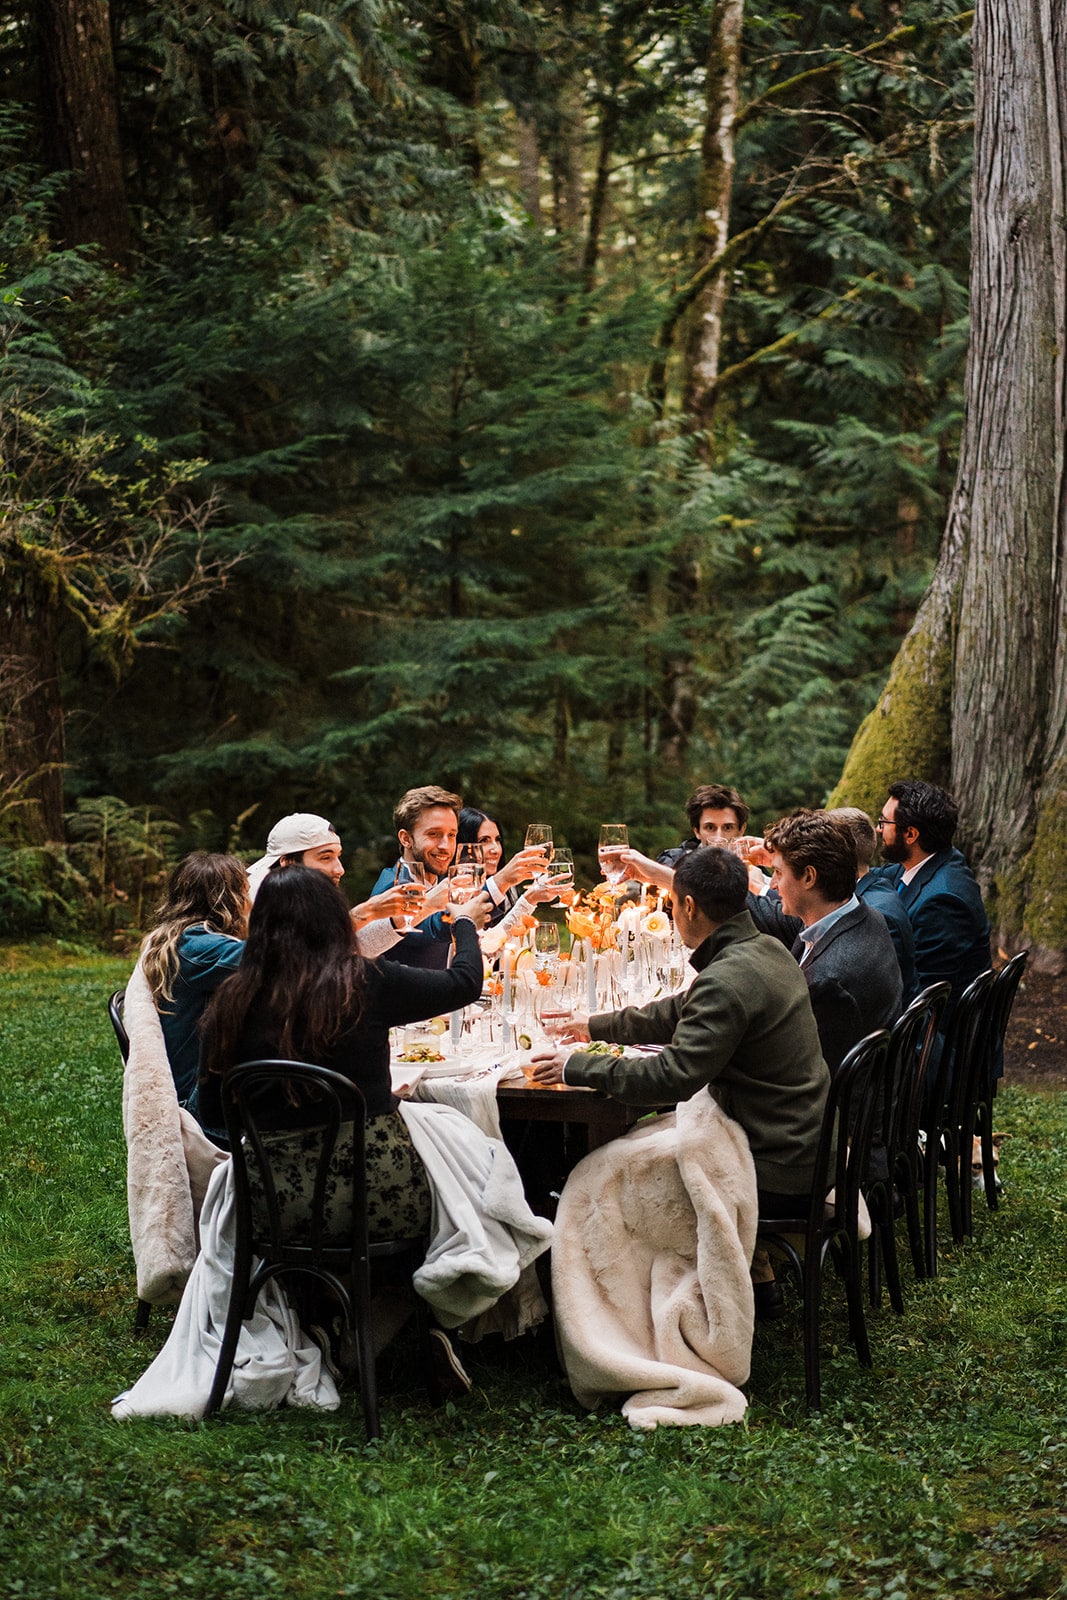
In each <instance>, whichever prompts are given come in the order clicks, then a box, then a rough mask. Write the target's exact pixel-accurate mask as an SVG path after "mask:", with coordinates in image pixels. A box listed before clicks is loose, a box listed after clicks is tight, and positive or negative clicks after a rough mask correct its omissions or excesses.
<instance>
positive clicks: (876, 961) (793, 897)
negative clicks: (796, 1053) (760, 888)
mask: <svg viewBox="0 0 1067 1600" xmlns="http://www.w3.org/2000/svg"><path fill="white" fill-rule="evenodd" d="M766 842H767V848H768V849H769V850H770V852H771V864H772V867H773V878H772V893H771V895H770V896H767V897H766V898H762V899H761V898H760V897H759V896H756V895H750V896H749V901H748V905H749V910H750V912H751V913H752V917H753V920H754V921H755V922H756V924H757V926H758V927H761V928H762V929H763V930H764V932H767V933H776V934H777V935H778V937H779V938H782V937H783V935H784V934H786V933H787V932H790V931H792V930H794V929H795V930H797V932H796V937H795V939H794V941H793V944H792V951H793V954H794V956H795V957H796V958H797V960H798V961H799V962H800V969H801V971H802V972H803V974H804V977H805V980H806V981H807V985H808V993H809V995H810V997H811V1008H812V1010H813V1011H814V1013H815V1022H816V1024H817V1026H818V1030H819V1043H820V1045H821V1046H822V1053H823V1056H824V1057H825V1060H826V1064H827V1066H828V1067H829V1068H830V1071H831V1072H832V1073H833V1072H836V1070H837V1068H838V1067H839V1066H840V1065H841V1062H842V1061H843V1060H844V1058H845V1056H846V1055H847V1054H848V1052H849V1051H850V1050H851V1048H852V1046H853V1045H854V1044H858V1043H859V1041H860V1040H861V1039H862V1038H864V1037H865V1036H866V1035H867V1034H868V1033H873V1032H874V1030H875V1029H876V1028H891V1027H892V1025H893V1023H894V1022H895V1021H896V1019H897V1017H898V1016H899V1015H900V1012H901V1009H902V997H903V985H902V982H901V977H900V965H899V963H898V961H897V955H896V951H895V950H894V948H893V941H892V939H891V938H890V936H889V930H888V928H887V927H886V923H885V918H884V917H883V916H882V915H881V913H880V912H878V911H875V910H873V909H872V908H871V907H870V906H868V905H865V904H864V903H863V902H862V901H861V900H860V899H859V897H858V896H857V894H856V849H855V845H854V844H853V841H852V837H851V834H850V833H848V832H847V831H846V830H845V829H843V828H842V827H840V825H838V824H836V823H834V822H833V821H832V820H831V819H830V818H829V817H828V816H827V814H826V812H825V811H801V812H798V813H796V814H795V815H794V816H791V817H783V818H782V820H781V821H780V822H776V823H775V824H774V826H773V827H772V828H770V829H769V830H768V832H767V839H766ZM790 919H793V920H790Z"/></svg>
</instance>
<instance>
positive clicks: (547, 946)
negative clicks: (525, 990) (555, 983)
mask: <svg viewBox="0 0 1067 1600" xmlns="http://www.w3.org/2000/svg"><path fill="white" fill-rule="evenodd" d="M558 960H559V929H558V928H557V927H556V924H555V923H554V922H539V923H538V924H537V927H536V928H535V929H534V961H535V962H536V963H537V965H538V966H539V967H541V968H542V969H544V968H546V967H552V966H554V965H555V963H556V962H557V961H558Z"/></svg>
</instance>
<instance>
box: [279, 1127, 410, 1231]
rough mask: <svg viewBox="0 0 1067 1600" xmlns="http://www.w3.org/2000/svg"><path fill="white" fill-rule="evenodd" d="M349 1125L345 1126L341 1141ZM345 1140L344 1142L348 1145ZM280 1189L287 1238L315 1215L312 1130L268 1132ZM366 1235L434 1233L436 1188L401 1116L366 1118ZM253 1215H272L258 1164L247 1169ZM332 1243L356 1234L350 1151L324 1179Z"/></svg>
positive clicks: (338, 1157)
mask: <svg viewBox="0 0 1067 1600" xmlns="http://www.w3.org/2000/svg"><path fill="white" fill-rule="evenodd" d="M350 1127H351V1123H347V1124H342V1136H343V1135H344V1134H346V1133H347V1131H348V1129H349V1128H350ZM342 1142H343V1141H342ZM263 1143H264V1145H265V1147H266V1148H267V1150H268V1152H269V1154H270V1160H271V1168H272V1171H273V1173H274V1182H275V1188H276V1190H277V1194H278V1203H279V1206H280V1208H281V1214H282V1227H283V1231H284V1232H286V1233H289V1232H297V1231H299V1229H300V1228H301V1226H302V1225H304V1224H306V1223H307V1222H308V1221H309V1220H310V1217H311V1202H312V1199H313V1193H314V1186H315V1171H316V1151H317V1150H318V1148H319V1135H318V1133H317V1131H316V1130H315V1129H314V1128H307V1129H300V1130H297V1131H294V1132H293V1133H272V1134H267V1135H266V1137H265V1138H264V1140H263ZM366 1169H367V1232H368V1235H369V1237H370V1239H371V1241H372V1242H373V1241H375V1240H379V1239H418V1238H423V1237H426V1236H427V1235H428V1234H429V1231H430V1185H429V1182H428V1180H427V1177H426V1169H425V1167H424V1166H423V1164H422V1162H421V1161H420V1160H419V1157H418V1156H417V1155H416V1153H415V1148H414V1146H413V1145H412V1143H411V1135H410V1134H409V1133H408V1130H407V1126H406V1124H405V1122H404V1120H403V1118H402V1117H401V1116H400V1114H399V1113H398V1112H395V1111H389V1112H386V1113H385V1115H384V1116H380V1117H368V1118H367V1133H366ZM248 1177H249V1187H250V1189H251V1192H252V1215H253V1219H254V1221H255V1223H256V1225H257V1226H258V1225H259V1222H260V1219H261V1218H263V1219H265V1217H266V1206H265V1203H264V1200H263V1187H262V1182H261V1180H260V1178H259V1174H258V1171H257V1169H256V1166H255V1163H254V1162H253V1161H251V1160H250V1161H249V1163H248ZM326 1222H327V1240H326V1242H328V1243H332V1244H340V1243H347V1241H348V1239H349V1238H350V1237H351V1233H352V1170H351V1164H350V1162H349V1161H348V1158H347V1152H342V1151H335V1153H334V1156H333V1159H332V1161H331V1162H330V1171H329V1176H328V1178H327V1180H326Z"/></svg>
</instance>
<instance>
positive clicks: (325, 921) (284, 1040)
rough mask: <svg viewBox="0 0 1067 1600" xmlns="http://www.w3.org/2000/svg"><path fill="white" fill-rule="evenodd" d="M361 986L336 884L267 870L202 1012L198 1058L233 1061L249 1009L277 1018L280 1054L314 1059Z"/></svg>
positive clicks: (340, 1029) (357, 1008)
mask: <svg viewBox="0 0 1067 1600" xmlns="http://www.w3.org/2000/svg"><path fill="white" fill-rule="evenodd" d="M366 988H367V978H366V969H365V965H364V962H363V958H362V957H361V956H360V954H359V951H358V949H357V948H356V939H355V933H354V931H353V928H352V919H351V916H350V914H349V910H348V905H347V903H346V901H345V898H344V895H343V894H342V893H341V891H340V890H339V889H338V888H337V886H336V884H334V883H331V882H330V879H329V878H327V877H326V876H325V874H324V873H321V872H315V871H313V870H312V869H311V868H310V867H296V866H294V867H286V869H285V871H284V872H269V873H268V874H267V876H266V877H265V878H264V880H263V882H262V884H261V885H260V889H259V893H258V894H257V896H256V899H255V904H254V905H253V907H252V915H251V917H250V919H249V924H248V943H247V944H246V945H245V953H244V955H243V956H242V958H241V965H240V966H239V967H238V969H237V971H236V972H235V973H233V974H232V976H231V977H229V978H227V979H226V981H225V983H223V984H221V985H220V987H219V988H218V990H217V991H216V993H215V995H214V997H213V999H212V1001H211V1003H210V1005H209V1006H208V1007H207V1010H206V1011H205V1013H204V1020H203V1024H202V1029H203V1061H204V1066H205V1067H206V1068H207V1071H208V1072H225V1071H226V1070H227V1069H228V1068H229V1067H232V1066H235V1065H236V1064H237V1062H238V1061H239V1060H240V1059H241V1057H240V1053H239V1050H240V1039H241V1034H242V1031H243V1029H244V1026H245V1022H246V1020H247V1018H248V1015H249V1013H250V1012H251V1011H253V1010H255V1011H259V1012H262V1013H265V1014H266V1015H268V1016H269V1017H270V1019H271V1021H272V1022H273V1023H274V1025H275V1026H276V1028H277V1030H278V1043H277V1047H276V1052H277V1055H278V1057H279V1058H281V1059H285V1060H300V1061H311V1062H316V1061H318V1060H319V1059H320V1058H321V1056H322V1055H324V1054H325V1053H327V1052H328V1051H330V1050H331V1049H332V1048H333V1046H334V1045H335V1044H336V1043H337V1041H338V1039H339V1038H340V1037H341V1035H342V1034H343V1033H345V1032H347V1030H348V1029H349V1028H351V1027H352V1026H353V1024H354V1023H355V1022H357V1021H358V1020H359V1017H360V1014H361V1013H362V1010H363V1004H364V998H365V995H366Z"/></svg>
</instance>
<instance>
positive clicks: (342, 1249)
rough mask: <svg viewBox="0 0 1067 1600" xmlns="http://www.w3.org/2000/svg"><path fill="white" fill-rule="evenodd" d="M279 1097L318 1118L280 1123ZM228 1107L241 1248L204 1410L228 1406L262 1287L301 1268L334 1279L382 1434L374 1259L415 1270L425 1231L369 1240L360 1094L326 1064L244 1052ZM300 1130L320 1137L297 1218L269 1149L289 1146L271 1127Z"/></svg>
mask: <svg viewBox="0 0 1067 1600" xmlns="http://www.w3.org/2000/svg"><path fill="white" fill-rule="evenodd" d="M279 1104H281V1105H293V1106H302V1107H304V1108H305V1109H306V1108H307V1107H308V1106H309V1105H310V1106H311V1107H312V1108H313V1119H314V1127H310V1128H308V1127H304V1128H300V1129H293V1128H292V1126H291V1121H290V1119H285V1125H284V1126H282V1125H281V1122H280V1119H279V1118H278V1115H277V1109H276V1108H277V1107H278V1106H279ZM223 1111H224V1115H225V1119H226V1131H227V1133H228V1135H229V1139H230V1151H231V1157H232V1161H233V1185H234V1200H235V1210H236V1248H235V1254H234V1269H233V1281H232V1284H231V1287H230V1299H229V1305H228V1307H227V1313H226V1325H225V1329H224V1331H223V1336H222V1343H221V1346H220V1349H219V1359H218V1365H217V1367H216V1369H215V1379H214V1383H213V1384H212V1388H211V1394H210V1397H209V1399H208V1403H207V1408H206V1410H205V1412H204V1415H205V1416H208V1417H209V1416H211V1415H212V1414H213V1413H214V1412H216V1411H218V1410H219V1408H220V1407H221V1405H222V1402H223V1399H224V1397H225V1394H226V1387H227V1384H228V1383H229V1379H230V1374H231V1372H232V1370H233V1362H234V1357H235V1355H236V1352H237V1343H238V1339H239V1337H240V1333H241V1324H242V1322H244V1321H245V1320H246V1319H247V1318H249V1317H251V1315H252V1313H253V1312H254V1310H255V1305H256V1298H257V1296H258V1294H259V1291H260V1289H261V1288H262V1287H263V1285H264V1284H265V1283H267V1282H268V1281H269V1280H270V1279H271V1278H281V1277H284V1276H287V1275H302V1276H303V1277H305V1278H309V1277H310V1278H313V1279H318V1280H319V1281H320V1282H321V1283H324V1284H326V1285H327V1286H328V1287H329V1288H330V1290H331V1291H332V1292H333V1294H334V1295H335V1296H336V1298H337V1300H338V1302H339V1304H340V1308H341V1312H342V1314H343V1317H344V1319H345V1322H346V1324H347V1325H348V1326H349V1327H351V1329H352V1330H353V1333H354V1336H355V1338H354V1342H355V1347H356V1353H357V1358H358V1369H359V1389H360V1398H361V1400H362V1403H363V1417H364V1422H365V1424H366V1429H367V1437H368V1439H379V1438H381V1431H382V1430H381V1425H380V1423H379V1419H378V1386H377V1379H376V1373H375V1367H374V1350H373V1346H372V1343H371V1324H370V1304H371V1276H370V1269H371V1262H372V1261H373V1260H376V1259H378V1258H381V1257H386V1256H393V1257H396V1256H403V1255H408V1256H410V1257H411V1258H412V1269H413V1270H414V1267H415V1266H417V1265H418V1263H419V1262H420V1261H421V1259H422V1257H423V1254H424V1253H425V1240H423V1239H390V1240H387V1241H384V1242H381V1243H379V1242H375V1243H374V1244H371V1243H369V1241H368V1238H367V1191H366V1174H365V1169H364V1132H365V1119H366V1107H365V1103H364V1100H363V1096H362V1094H361V1093H360V1091H359V1090H358V1088H357V1087H356V1086H355V1084H354V1083H352V1082H351V1081H350V1080H349V1079H348V1078H345V1077H343V1076H342V1075H341V1074H340V1073H337V1072H331V1071H329V1070H328V1069H327V1068H325V1067H317V1066H311V1065H309V1064H308V1063H306V1062H299V1061H247V1062H244V1063H243V1064H242V1065H241V1066H237V1067H234V1068H233V1069H232V1070H231V1071H230V1072H228V1073H227V1074H226V1077H225V1080H224V1083H223ZM293 1134H297V1135H299V1134H304V1135H316V1136H317V1137H316V1138H311V1139H310V1140H309V1141H308V1142H309V1144H310V1145H311V1147H312V1148H311V1150H310V1153H305V1155H304V1158H303V1159H304V1161H305V1162H306V1164H307V1176H308V1181H309V1184H310V1193H308V1195H307V1205H306V1206H302V1208H301V1215H300V1217H299V1218H298V1219H294V1218H292V1217H287V1216H286V1214H285V1211H286V1207H285V1205H284V1204H283V1203H282V1201H281V1200H280V1197H279V1185H278V1181H277V1178H278V1174H277V1173H276V1171H275V1167H274V1165H273V1163H272V1149H274V1150H275V1151H277V1150H279V1148H282V1147H279V1146H278V1145H277V1143H276V1141H275V1140H274V1139H272V1136H273V1135H279V1136H281V1135H284V1136H286V1139H287V1142H288V1144H289V1149H290V1150H291V1136H292V1135H293ZM285 1160H286V1155H284V1154H279V1155H278V1164H279V1167H281V1166H282V1165H283V1164H284V1163H285ZM290 1161H291V1158H290ZM348 1174H351V1175H352V1179H351V1203H352V1214H351V1226H350V1227H349V1226H348V1225H347V1222H346V1224H345V1232H344V1233H343V1235H342V1234H338V1233H331V1232H330V1226H331V1219H330V1215H329V1206H328V1189H329V1188H330V1187H333V1188H336V1186H337V1183H338V1181H340V1182H341V1183H342V1184H344V1183H346V1182H347V1178H348ZM339 1175H340V1179H339ZM345 1198H346V1199H347V1198H348V1196H347V1192H346V1193H345ZM255 1257H259V1265H258V1266H257V1267H255V1269H254V1270H253V1259H254V1258H255ZM416 1300H417V1307H418V1319H419V1332H420V1335H421V1343H422V1353H423V1360H424V1370H425V1372H426V1374H427V1383H428V1387H429V1388H430V1390H431V1393H432V1390H433V1379H432V1374H431V1366H430V1360H429V1350H428V1324H427V1321H426V1315H425V1309H424V1307H423V1303H422V1301H421V1300H418V1298H417V1297H416Z"/></svg>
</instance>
